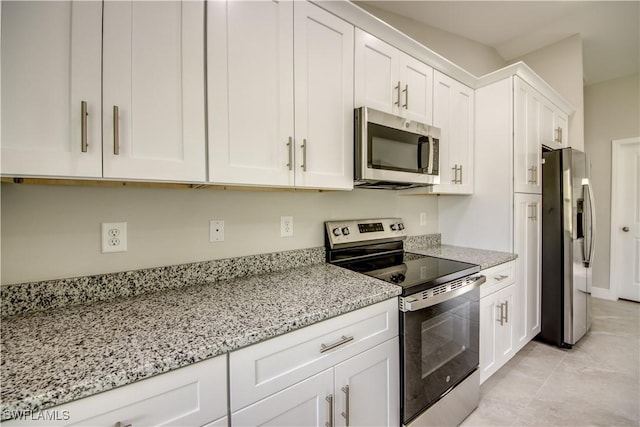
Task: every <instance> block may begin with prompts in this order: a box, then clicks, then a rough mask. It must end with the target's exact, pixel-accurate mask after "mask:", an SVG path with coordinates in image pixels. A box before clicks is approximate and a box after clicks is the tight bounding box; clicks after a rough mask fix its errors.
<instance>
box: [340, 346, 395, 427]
mask: <svg viewBox="0 0 640 427" xmlns="http://www.w3.org/2000/svg"><path fill="white" fill-rule="evenodd" d="M399 349H400V347H399V344H398V338H397V337H396V338H393V339H391V340H389V341H386V342H384V343H383V344H380V345H378V346H376V347H374V348H372V349H370V350H367V351H365V352H363V353H360V354H359V355H357V356H354V357H352V358H351V359H349V360H347V361H345V362H343V363H340V364H339V365H337V366H336V367H335V393H336V399H335V405H336V407H335V414H336V420H335V425H336V426H362V427H365V426H395V425H398V421H399V420H400V409H399V408H400V405H399V400H400V385H399V384H400V383H399V375H400V366H399V361H398V358H399ZM347 418H348V422H347Z"/></svg>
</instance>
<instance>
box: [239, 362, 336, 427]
mask: <svg viewBox="0 0 640 427" xmlns="http://www.w3.org/2000/svg"><path fill="white" fill-rule="evenodd" d="M334 399H335V397H334V395H333V368H330V369H327V370H325V371H322V372H320V373H319V374H317V375H314V376H312V377H311V378H308V379H306V380H304V381H301V382H299V383H297V384H295V385H293V386H291V387H289V388H287V389H284V390H282V391H280V392H278V393H275V394H273V395H271V396H269V397H267V398H265V399H262V400H260V401H258V402H256V403H254V404H252V405H250V406H248V407H246V408H244V409H241V410H239V411H237V412H234V413H233V414H231V425H232V426H282V427H285V426H291V427H296V426H316V427H324V426H325V425H333V421H330V420H329V416H330V415H331V414H333V409H332V407H331V405H333V404H334V402H333V400H334Z"/></svg>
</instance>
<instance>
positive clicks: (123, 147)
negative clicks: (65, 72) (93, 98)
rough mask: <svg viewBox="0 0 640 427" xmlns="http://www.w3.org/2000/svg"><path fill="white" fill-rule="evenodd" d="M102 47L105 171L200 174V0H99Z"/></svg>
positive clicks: (111, 174)
mask: <svg viewBox="0 0 640 427" xmlns="http://www.w3.org/2000/svg"><path fill="white" fill-rule="evenodd" d="M103 50H104V51H103V68H104V75H103V138H104V139H103V150H104V151H103V157H104V159H103V163H104V177H105V178H131V179H145V180H170V181H204V179H205V166H206V163H205V135H204V129H205V121H204V3H203V2H202V1H184V2H180V1H162V2H140V1H126V2H125V1H105V2H104V43H103ZM114 106H115V107H118V109H119V111H118V114H115V111H114ZM116 127H118V129H117V130H116Z"/></svg>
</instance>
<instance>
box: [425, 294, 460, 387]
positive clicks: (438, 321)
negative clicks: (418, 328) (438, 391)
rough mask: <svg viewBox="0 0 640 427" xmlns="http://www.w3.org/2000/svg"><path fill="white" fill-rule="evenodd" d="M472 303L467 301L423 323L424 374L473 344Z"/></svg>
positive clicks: (436, 368)
mask: <svg viewBox="0 0 640 427" xmlns="http://www.w3.org/2000/svg"><path fill="white" fill-rule="evenodd" d="M470 318H471V303H470V302H469V301H466V302H464V303H462V304H460V306H458V307H455V308H453V309H451V310H450V311H447V312H445V313H441V314H438V315H437V316H436V317H434V318H432V319H428V320H426V321H425V322H423V323H422V349H423V351H422V378H423V379H424V378H426V377H427V376H429V375H431V374H432V373H434V372H436V371H437V370H438V369H439V368H441V367H443V366H445V365H446V364H447V363H449V362H451V361H452V360H454V359H455V358H456V357H457V356H458V355H460V354H462V353H463V352H464V351H465V350H466V349H467V348H469V347H470V345H471V341H470V339H469V338H470V337H469V336H470V331H471V326H470V324H469V323H470Z"/></svg>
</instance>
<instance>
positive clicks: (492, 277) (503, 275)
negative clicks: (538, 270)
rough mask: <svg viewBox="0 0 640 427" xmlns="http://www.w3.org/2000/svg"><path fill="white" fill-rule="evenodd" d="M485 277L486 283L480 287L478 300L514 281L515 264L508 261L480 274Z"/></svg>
mask: <svg viewBox="0 0 640 427" xmlns="http://www.w3.org/2000/svg"><path fill="white" fill-rule="evenodd" d="M481 273H482V274H484V275H485V276H486V277H487V281H486V283H484V284H483V285H482V286H481V287H480V298H482V297H485V296H487V295H491V294H492V293H494V292H496V291H499V290H500V289H502V288H504V287H505V286H507V285H510V284H512V283H514V282H515V280H516V262H515V260H514V261H509V262H505V263H504V264H500V265H496V266H495V267H491V268H487V269H486V270H482V272H481Z"/></svg>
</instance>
